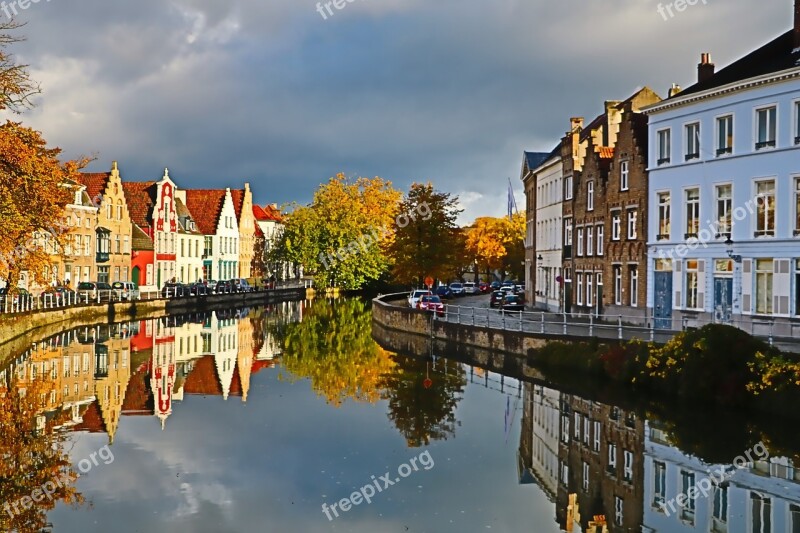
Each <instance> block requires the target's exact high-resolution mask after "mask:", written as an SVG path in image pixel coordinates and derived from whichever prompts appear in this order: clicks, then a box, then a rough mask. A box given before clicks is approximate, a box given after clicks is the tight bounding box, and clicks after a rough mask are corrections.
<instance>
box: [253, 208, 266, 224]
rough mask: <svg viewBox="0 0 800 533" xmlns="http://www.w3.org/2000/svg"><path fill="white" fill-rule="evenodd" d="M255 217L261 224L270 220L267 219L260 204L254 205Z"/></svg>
mask: <svg viewBox="0 0 800 533" xmlns="http://www.w3.org/2000/svg"><path fill="white" fill-rule="evenodd" d="M253 217H255V219H256V220H258V221H259V222H264V221H266V220H269V219H268V218H267V214H266V213H265V212H264V210H263V209H262V208H261V206H260V205H258V204H253Z"/></svg>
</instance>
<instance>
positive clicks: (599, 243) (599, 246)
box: [597, 226, 603, 255]
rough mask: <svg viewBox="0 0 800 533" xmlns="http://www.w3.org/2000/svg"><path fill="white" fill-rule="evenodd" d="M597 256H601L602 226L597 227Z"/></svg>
mask: <svg viewBox="0 0 800 533" xmlns="http://www.w3.org/2000/svg"><path fill="white" fill-rule="evenodd" d="M597 255H603V226H597Z"/></svg>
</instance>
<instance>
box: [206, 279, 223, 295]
mask: <svg viewBox="0 0 800 533" xmlns="http://www.w3.org/2000/svg"><path fill="white" fill-rule="evenodd" d="M217 283H219V282H218V281H217V280H215V279H207V280H205V281H204V282H203V284H204V285H205V286H206V289H207V290H208V294H216V292H217Z"/></svg>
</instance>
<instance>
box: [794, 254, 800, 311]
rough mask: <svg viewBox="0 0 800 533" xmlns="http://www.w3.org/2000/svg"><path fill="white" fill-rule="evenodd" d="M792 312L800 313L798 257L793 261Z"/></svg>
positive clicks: (799, 261)
mask: <svg viewBox="0 0 800 533" xmlns="http://www.w3.org/2000/svg"><path fill="white" fill-rule="evenodd" d="M794 314H795V315H800V259H797V260H796V261H795V267H794Z"/></svg>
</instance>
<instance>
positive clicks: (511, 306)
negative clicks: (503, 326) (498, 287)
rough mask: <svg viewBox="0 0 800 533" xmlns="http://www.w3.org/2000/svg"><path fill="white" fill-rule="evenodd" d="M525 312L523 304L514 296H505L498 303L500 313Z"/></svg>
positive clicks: (520, 299)
mask: <svg viewBox="0 0 800 533" xmlns="http://www.w3.org/2000/svg"><path fill="white" fill-rule="evenodd" d="M524 310H525V302H523V301H522V298H520V297H519V296H517V295H516V294H506V295H505V296H504V297H503V300H502V301H501V302H500V311H501V312H503V313H505V312H507V311H511V312H520V311H524Z"/></svg>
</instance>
